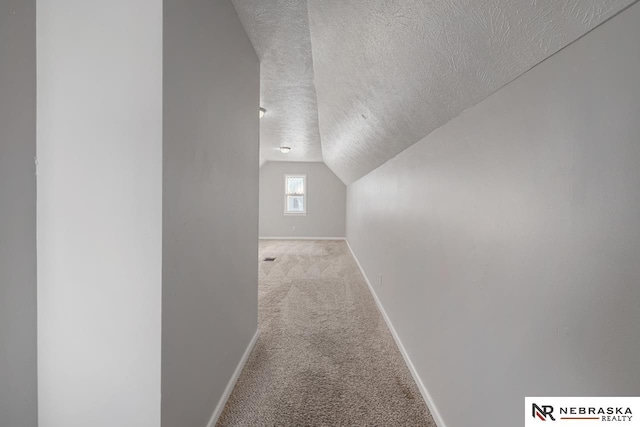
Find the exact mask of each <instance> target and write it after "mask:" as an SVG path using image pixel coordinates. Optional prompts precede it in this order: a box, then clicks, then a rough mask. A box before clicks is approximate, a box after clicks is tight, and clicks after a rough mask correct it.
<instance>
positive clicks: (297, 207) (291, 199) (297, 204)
mask: <svg viewBox="0 0 640 427" xmlns="http://www.w3.org/2000/svg"><path fill="white" fill-rule="evenodd" d="M287 212H304V196H287Z"/></svg>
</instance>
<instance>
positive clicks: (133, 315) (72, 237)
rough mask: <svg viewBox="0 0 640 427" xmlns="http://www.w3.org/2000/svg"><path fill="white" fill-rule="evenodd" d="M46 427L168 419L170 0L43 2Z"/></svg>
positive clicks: (42, 369)
mask: <svg viewBox="0 0 640 427" xmlns="http://www.w3.org/2000/svg"><path fill="white" fill-rule="evenodd" d="M37 8H38V18H37V20H38V22H37V25H38V35H37V43H38V57H37V59H38V108H37V111H38V136H37V150H38V160H39V163H38V202H37V212H38V221H37V224H38V387H39V389H38V393H39V426H40V427H86V426H92V427H113V426H122V427H158V426H159V425H160V350H161V348H160V338H161V336H160V327H161V319H160V309H161V290H162V284H161V271H162V259H161V257H162V251H161V244H162V240H161V232H162V218H161V215H162V202H161V198H162V2H161V1H160V0H140V1H135V2H130V1H126V0H96V1H90V2H87V1H84V0H38V2H37Z"/></svg>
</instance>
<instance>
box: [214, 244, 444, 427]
mask: <svg viewBox="0 0 640 427" xmlns="http://www.w3.org/2000/svg"><path fill="white" fill-rule="evenodd" d="M259 256H260V261H259V262H260V269H259V286H258V287H259V319H258V322H259V328H260V337H259V339H258V342H257V344H256V346H255V348H254V350H253V353H252V354H251V356H250V357H249V360H248V361H247V364H246V366H245V368H244V370H243V372H242V374H241V376H240V378H239V380H238V382H237V384H236V386H235V388H234V390H233V392H232V394H231V397H230V398H229V401H228V403H227V405H226V407H225V409H224V411H223V413H222V416H221V417H220V419H219V421H218V424H217V425H218V426H311V425H313V426H320V425H322V426H356V425H357V426H429V427H435V425H436V424H435V423H434V421H433V420H432V418H431V415H430V414H429V411H428V409H427V407H426V405H425V403H424V400H423V399H422V396H421V395H420V392H419V390H418V388H417V386H416V385H415V383H414V381H413V379H412V377H411V374H410V372H409V370H408V368H407V366H406V365H405V363H404V360H403V358H402V356H401V354H400V352H399V350H398V348H397V347H396V344H395V342H394V340H393V337H392V336H391V334H390V333H389V330H388V329H387V326H386V324H385V322H384V319H383V318H382V316H381V314H380V313H379V311H378V310H377V307H376V304H375V302H374V300H373V297H372V296H371V294H370V293H369V290H368V288H367V285H366V283H365V281H364V279H363V277H362V275H361V274H360V271H359V269H358V266H357V264H356V262H355V260H354V259H353V257H352V256H351V254H350V252H349V249H348V247H347V244H346V242H344V241H290V240H262V241H261V242H260V247H259ZM265 258H275V260H274V261H264V259H265Z"/></svg>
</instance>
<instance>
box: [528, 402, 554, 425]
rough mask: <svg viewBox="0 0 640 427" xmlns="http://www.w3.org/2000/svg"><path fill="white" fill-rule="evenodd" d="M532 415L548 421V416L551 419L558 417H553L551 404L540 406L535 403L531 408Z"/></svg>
mask: <svg viewBox="0 0 640 427" xmlns="http://www.w3.org/2000/svg"><path fill="white" fill-rule="evenodd" d="M531 413H532V414H531V416H532V417H533V418H540V420H542V421H547V417H548V418H549V419H550V420H551V421H555V420H556V419H555V418H554V417H553V406H550V405H542V406H538V405H536V404H535V403H534V404H533V407H532V408H531Z"/></svg>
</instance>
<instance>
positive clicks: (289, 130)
mask: <svg viewBox="0 0 640 427" xmlns="http://www.w3.org/2000/svg"><path fill="white" fill-rule="evenodd" d="M232 3H233V5H234V6H235V8H236V11H237V12H238V16H239V17H240V21H241V22H242V25H243V26H244V28H245V30H246V31H247V34H248V35H249V38H250V39H251V43H252V44H253V47H254V48H255V50H256V53H257V55H258V57H259V58H260V92H261V93H260V105H261V106H262V107H264V108H266V109H267V113H266V114H265V116H264V117H263V118H262V119H261V120H260V155H261V158H262V159H264V160H266V161H269V160H291V161H309V162H321V161H322V148H321V146H320V131H319V129H318V108H317V106H316V90H315V86H314V84H313V61H312V59H311V38H310V35H309V20H308V14H307V2H306V1H304V0H302V1H301V0H232ZM256 114H257V112H256ZM280 146H287V147H291V152H289V153H288V154H286V155H285V154H282V153H281V152H280V149H279V147H280Z"/></svg>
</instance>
